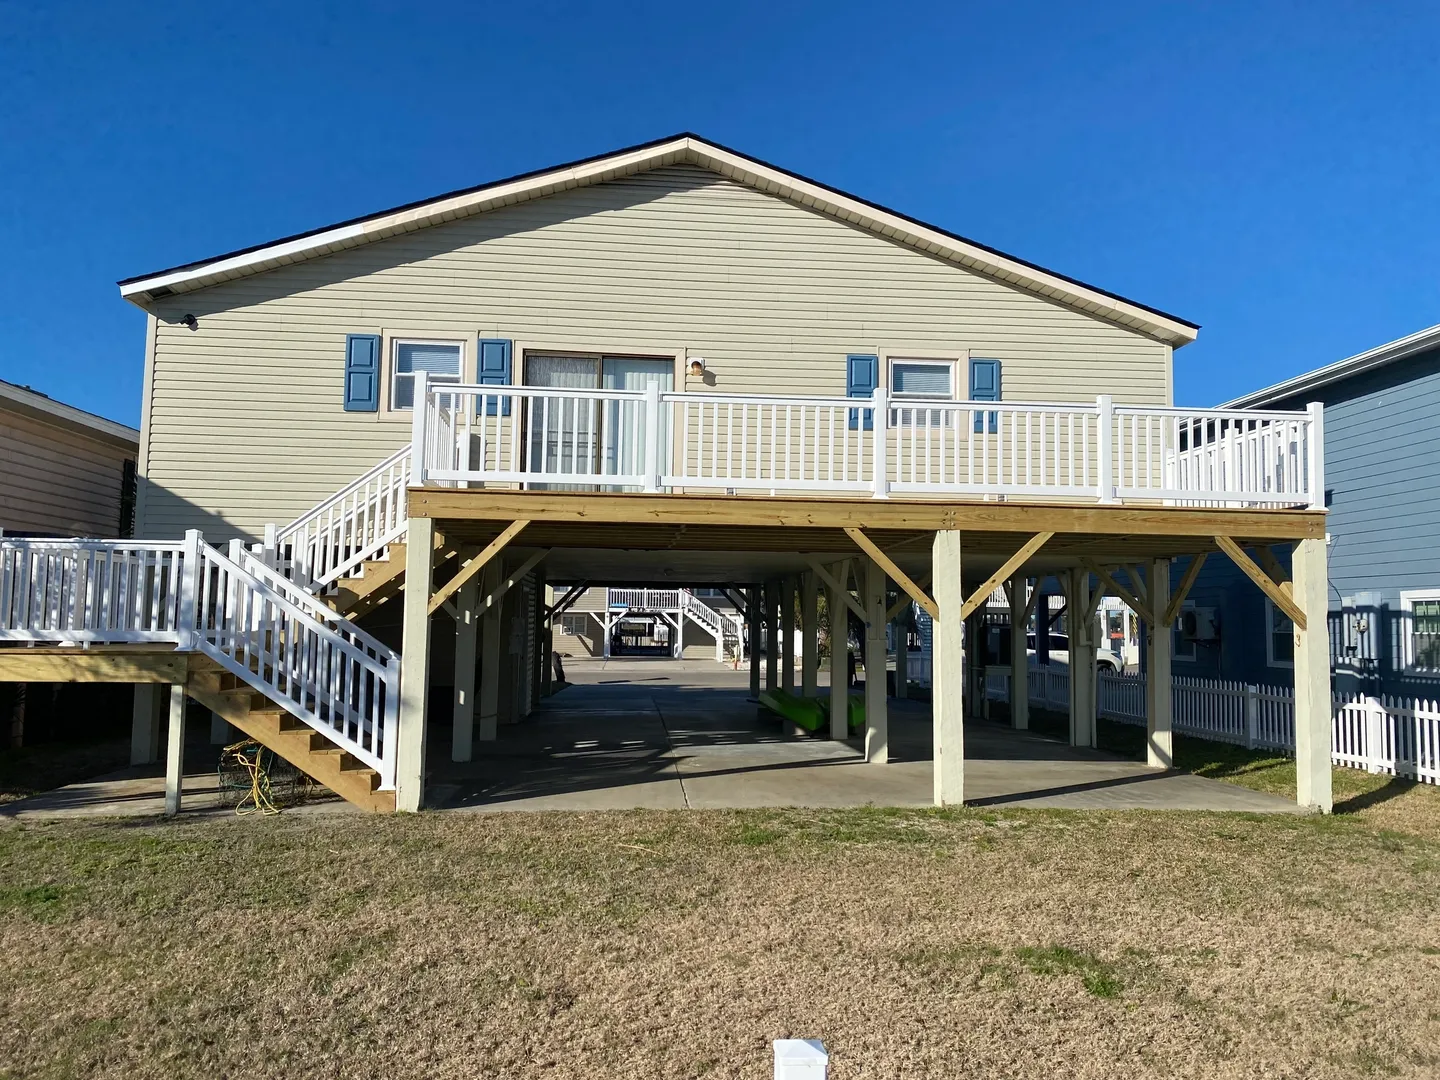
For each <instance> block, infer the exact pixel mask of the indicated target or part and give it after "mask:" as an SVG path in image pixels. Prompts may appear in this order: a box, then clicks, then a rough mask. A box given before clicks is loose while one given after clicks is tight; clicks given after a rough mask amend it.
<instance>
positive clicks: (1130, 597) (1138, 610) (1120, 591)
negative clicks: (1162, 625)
mask: <svg viewBox="0 0 1440 1080" xmlns="http://www.w3.org/2000/svg"><path fill="white" fill-rule="evenodd" d="M1080 565H1081V566H1083V567H1085V569H1086V570H1089V571H1090V572H1091V573H1092V574H1094V575H1095V576H1096V577H1098V578H1099V579H1100V580H1101V581H1103V582H1104V583H1105V586H1106V588H1108V589H1109V590H1110V591H1111V592H1113V593H1114V594H1115V595H1116V596H1118V597H1119V598H1120V599H1121V600H1123V601H1125V603H1126V604H1128V605H1129V606H1130V608H1131V610H1133V611H1134V612H1135V614H1137V615H1139V616H1140V617H1141V618H1142V619H1144V620H1145V621H1146V622H1147V623H1150V624H1151V625H1154V622H1155V615H1154V613H1153V612H1152V611H1151V610H1150V608H1149V606H1148V605H1146V604H1145V603H1143V602H1142V601H1141V600H1140V599H1139V598H1138V597H1137V596H1135V594H1134V593H1132V592H1131V591H1130V590H1129V589H1127V588H1125V587H1124V586H1123V585H1121V584H1120V583H1119V582H1117V581H1116V580H1115V579H1114V578H1113V577H1111V576H1110V571H1108V570H1106V569H1105V568H1104V567H1103V566H1100V565H1099V564H1097V563H1096V562H1095V561H1094V560H1093V559H1081V560H1080Z"/></svg>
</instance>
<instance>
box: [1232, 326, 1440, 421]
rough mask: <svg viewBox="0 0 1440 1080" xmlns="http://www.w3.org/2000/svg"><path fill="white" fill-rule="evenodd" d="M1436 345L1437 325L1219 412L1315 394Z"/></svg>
mask: <svg viewBox="0 0 1440 1080" xmlns="http://www.w3.org/2000/svg"><path fill="white" fill-rule="evenodd" d="M1437 345H1440V325H1436V326H1431V327H1428V328H1426V329H1424V330H1419V331H1416V332H1415V333H1413V334H1411V335H1409V336H1408V337H1403V338H1398V339H1396V340H1395V341H1389V342H1386V343H1385V344H1384V345H1377V346H1375V348H1373V349H1367V350H1366V351H1365V352H1362V353H1357V354H1356V355H1354V356H1351V357H1347V358H1346V359H1344V360H1337V361H1336V362H1335V363H1333V364H1327V365H1326V366H1325V367H1322V368H1316V369H1315V370H1314V371H1307V372H1306V373H1305V374H1303V375H1296V376H1295V377H1294V378H1293V379H1286V380H1285V381H1284V382H1278V383H1276V384H1275V385H1274V386H1267V387H1266V388H1265V389H1264V390H1256V391H1255V392H1254V393H1250V394H1246V395H1244V396H1243V397H1238V398H1235V399H1234V400H1233V401H1227V402H1226V403H1225V404H1224V405H1221V406H1220V408H1222V409H1253V408H1257V407H1259V406H1262V405H1269V404H1271V403H1272V402H1276V401H1281V400H1284V399H1285V398H1292V397H1295V396H1297V395H1299V394H1303V393H1306V392H1307V391H1310V390H1318V389H1319V388H1320V387H1322V386H1328V385H1330V384H1331V383H1334V382H1339V381H1340V380H1341V379H1348V378H1350V377H1351V376H1352V375H1359V374H1361V373H1362V372H1366V371H1373V370H1374V369H1375V368H1378V367H1384V366H1385V365H1386V364H1393V363H1394V362H1395V361H1397V360H1404V359H1405V358H1406V357H1408V356H1414V355H1415V354H1416V353H1422V352H1425V351H1426V350H1427V349H1432V348H1435V347H1436V346H1437Z"/></svg>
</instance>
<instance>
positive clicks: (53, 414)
mask: <svg viewBox="0 0 1440 1080" xmlns="http://www.w3.org/2000/svg"><path fill="white" fill-rule="evenodd" d="M7 409H8V410H11V411H13V412H17V413H20V414H22V415H24V416H29V417H33V418H34V419H36V420H40V421H43V422H44V423H47V424H55V425H57V426H59V427H64V428H69V429H70V430H72V431H80V432H83V433H84V434H86V435H89V436H90V437H92V438H97V439H100V440H101V441H103V442H109V443H114V444H116V445H119V446H122V447H125V448H126V449H130V450H137V449H138V448H139V446H140V432H138V431H136V430H135V429H134V428H132V427H128V426H126V425H125V424H118V423H116V422H115V421H114V420H107V419H105V417H103V416H96V415H95V414H94V413H90V412H86V411H85V410H84V409H77V408H75V406H74V405H66V404H65V403H64V402H63V401H56V400H55V399H54V398H52V397H50V396H49V395H48V394H42V393H41V392H40V391H39V390H32V389H30V387H28V386H20V385H19V384H17V383H12V382H6V381H5V380H4V379H0V410H7Z"/></svg>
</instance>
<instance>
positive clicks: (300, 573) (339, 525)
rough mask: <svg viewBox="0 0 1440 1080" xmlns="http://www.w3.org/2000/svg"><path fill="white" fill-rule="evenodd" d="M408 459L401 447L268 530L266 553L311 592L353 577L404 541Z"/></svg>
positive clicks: (407, 453) (266, 534)
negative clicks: (392, 546) (378, 556)
mask: <svg viewBox="0 0 1440 1080" xmlns="http://www.w3.org/2000/svg"><path fill="white" fill-rule="evenodd" d="M412 456H413V455H412V454H411V453H410V447H408V446H405V447H402V448H401V449H399V450H397V451H396V452H395V453H394V454H391V455H390V456H389V457H388V458H386V459H385V460H384V461H382V462H380V464H379V465H376V466H375V467H374V468H373V469H371V470H370V471H369V472H367V473H365V474H364V475H363V476H360V477H358V478H357V479H355V480H353V481H351V482H350V483H349V484H347V485H346V486H345V487H343V488H341V489H340V490H339V491H337V492H336V493H335V494H334V495H331V496H330V497H329V498H327V499H325V500H324V501H322V502H321V503H319V504H318V505H317V506H315V507H313V508H311V509H310V510H307V511H306V512H305V513H304V514H301V515H300V516H299V517H298V518H296V519H295V520H294V521H292V522H291V523H290V524H288V525H285V526H282V527H279V528H276V527H273V526H271V527H267V528H266V530H265V549H266V550H267V552H271V553H273V555H272V558H274V559H275V560H276V562H277V564H278V565H280V566H285V567H288V569H289V571H290V575H291V577H292V578H293V579H294V580H296V581H299V582H301V583H302V584H307V585H310V586H311V587H312V588H321V587H324V586H326V585H329V584H330V583H332V582H334V581H336V580H338V579H340V578H342V577H345V576H346V575H347V574H351V573H353V572H355V571H356V570H357V569H358V568H359V567H360V566H361V565H362V564H363V563H364V562H365V560H366V559H373V558H375V557H376V556H377V555H379V554H381V552H383V550H384V549H385V548H386V547H387V546H388V545H390V544H393V543H395V542H396V541H398V540H399V539H401V538H402V537H403V536H404V535H405V525H406V520H407V508H406V504H405V489H406V488H407V487H408V486H409V484H410V461H411V458H412Z"/></svg>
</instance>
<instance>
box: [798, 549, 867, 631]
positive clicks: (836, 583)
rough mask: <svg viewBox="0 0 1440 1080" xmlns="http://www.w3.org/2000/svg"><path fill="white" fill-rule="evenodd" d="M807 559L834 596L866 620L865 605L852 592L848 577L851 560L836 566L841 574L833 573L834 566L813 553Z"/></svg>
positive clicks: (858, 617)
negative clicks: (824, 562) (825, 563)
mask: <svg viewBox="0 0 1440 1080" xmlns="http://www.w3.org/2000/svg"><path fill="white" fill-rule="evenodd" d="M805 561H806V562H808V563H809V564H810V569H812V570H814V571H815V574H816V576H817V577H819V578H820V580H821V581H823V582H824V583H825V587H826V588H827V589H829V590H832V591H831V595H832V596H838V597H839V598H840V603H841V604H843V605H844V606H845V607H847V608H849V609H850V610H851V611H853V612H854V613H855V617H856V618H857V619H859V620H860V621H861V622H864V621H865V606H864V605H863V604H861V603H860V601H859V600H856V599H855V597H854V596H853V595H852V594H851V592H850V583H849V581H847V580H846V579H847V578H848V577H849V576H850V560H848V559H846V560H845V561H844V562H838V563H836V564H835V566H838V567H839V568H840V570H839V576H838V577H837V576H836V575H835V574H832V573H831V570H833V569H834V567H827V566H825V565H823V564H822V563H821V562H820V560H819V559H817V558H815V556H813V555H807V556H805Z"/></svg>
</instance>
